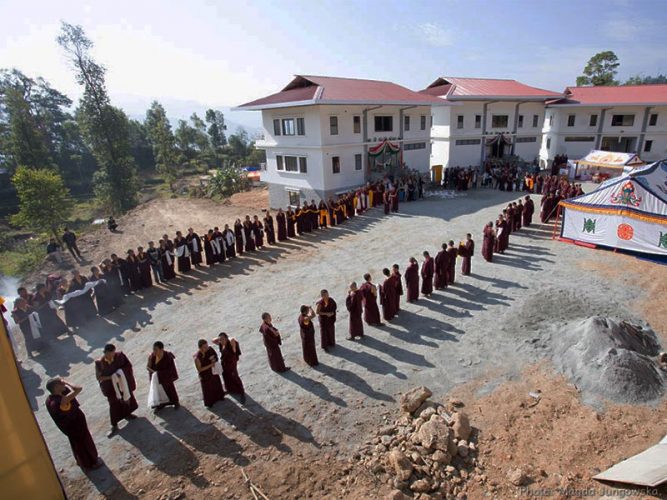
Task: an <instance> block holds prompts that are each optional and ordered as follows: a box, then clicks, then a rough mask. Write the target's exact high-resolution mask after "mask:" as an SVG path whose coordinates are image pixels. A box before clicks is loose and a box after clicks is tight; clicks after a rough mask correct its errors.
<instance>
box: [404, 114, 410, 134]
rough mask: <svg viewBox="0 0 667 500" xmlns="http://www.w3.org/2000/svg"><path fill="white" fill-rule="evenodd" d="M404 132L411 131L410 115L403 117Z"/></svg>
mask: <svg viewBox="0 0 667 500" xmlns="http://www.w3.org/2000/svg"><path fill="white" fill-rule="evenodd" d="M403 130H405V131H406V132H409V131H410V117H409V116H408V115H405V116H404V117H403Z"/></svg>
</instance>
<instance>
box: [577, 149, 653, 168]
mask: <svg viewBox="0 0 667 500" xmlns="http://www.w3.org/2000/svg"><path fill="white" fill-rule="evenodd" d="M577 163H578V164H579V166H580V167H601V168H619V169H621V170H622V169H624V168H625V167H641V166H642V165H645V163H644V162H643V161H642V160H641V159H640V158H639V156H637V154H636V153H616V152H614V151H599V150H597V149H593V150H592V151H591V152H590V153H588V154H587V155H586V156H584V157H583V158H582V159H581V160H578V161H577Z"/></svg>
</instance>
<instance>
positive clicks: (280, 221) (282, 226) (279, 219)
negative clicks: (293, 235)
mask: <svg viewBox="0 0 667 500" xmlns="http://www.w3.org/2000/svg"><path fill="white" fill-rule="evenodd" d="M276 226H277V229H278V241H285V240H286V239H287V217H286V216H285V212H283V209H282V208H279V209H278V213H277V214H276Z"/></svg>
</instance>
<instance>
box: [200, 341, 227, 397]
mask: <svg viewBox="0 0 667 500" xmlns="http://www.w3.org/2000/svg"><path fill="white" fill-rule="evenodd" d="M197 347H198V348H199V349H198V350H197V352H196V353H195V355H194V356H193V358H194V360H195V367H196V368H197V372H199V383H200V384H201V392H202V396H203V397H204V406H206V407H207V408H210V407H212V406H213V405H214V404H215V403H217V402H218V401H222V400H224V399H225V391H224V389H223V388H222V381H221V380H220V375H221V374H222V367H221V366H220V363H218V355H217V354H216V353H215V350H213V348H212V347H210V346H209V345H208V342H206V340H205V339H199V341H198V342H197Z"/></svg>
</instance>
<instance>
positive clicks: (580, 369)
mask: <svg viewBox="0 0 667 500" xmlns="http://www.w3.org/2000/svg"><path fill="white" fill-rule="evenodd" d="M553 344H554V345H553V349H554V355H553V361H554V364H555V365H556V367H557V368H558V369H559V370H561V371H562V372H563V373H564V374H565V375H566V376H568V377H569V378H570V379H572V381H573V382H574V383H575V384H576V385H577V386H578V387H579V388H580V389H583V390H585V391H588V392H589V393H592V394H595V395H597V396H599V397H601V398H606V399H611V400H614V401H618V402H623V403H643V402H647V401H650V400H653V399H656V398H659V397H661V396H662V395H663V394H664V392H665V382H666V381H665V374H664V373H663V372H662V370H660V369H659V368H658V364H657V362H656V359H655V357H656V356H657V355H658V353H659V351H660V344H659V343H658V340H657V338H656V335H655V332H653V330H651V329H650V328H643V327H641V326H637V325H631V324H629V323H626V322H624V321H622V322H620V323H618V322H616V321H614V320H611V319H608V318H603V317H599V316H596V317H593V318H588V319H585V320H583V321H577V322H574V323H572V324H569V325H567V326H566V327H565V328H563V329H562V330H561V331H560V332H559V334H557V335H554V340H553Z"/></svg>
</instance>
